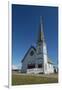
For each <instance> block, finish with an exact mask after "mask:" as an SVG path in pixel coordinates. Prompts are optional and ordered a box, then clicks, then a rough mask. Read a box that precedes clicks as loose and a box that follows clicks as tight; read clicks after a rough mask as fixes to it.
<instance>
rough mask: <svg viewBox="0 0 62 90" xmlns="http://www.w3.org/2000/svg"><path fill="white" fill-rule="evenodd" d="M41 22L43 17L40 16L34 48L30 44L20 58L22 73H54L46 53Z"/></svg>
mask: <svg viewBox="0 0 62 90" xmlns="http://www.w3.org/2000/svg"><path fill="white" fill-rule="evenodd" d="M43 24H44V23H43V17H41V20H40V28H39V30H38V39H37V42H36V48H35V47H34V46H31V47H30V48H29V49H28V51H27V53H26V54H25V56H24V58H23V60H22V67H21V72H22V73H35V74H36V73H43V74H49V73H54V70H55V69H54V65H53V63H52V61H51V60H50V58H49V57H48V54H47V47H46V42H45V38H44V31H43V29H44V27H43V26H44V25H43Z"/></svg>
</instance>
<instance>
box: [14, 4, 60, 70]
mask: <svg viewBox="0 0 62 90" xmlns="http://www.w3.org/2000/svg"><path fill="white" fill-rule="evenodd" d="M40 16H43V17H44V21H43V22H44V36H45V41H46V44H47V49H48V56H49V57H50V58H51V59H52V61H53V62H54V64H57V63H58V60H57V59H58V8H57V7H47V6H27V5H17V4H13V5H12V64H13V65H15V66H18V67H19V68H20V66H21V60H22V59H23V57H24V55H25V53H26V52H27V50H28V49H29V48H30V46H31V45H34V46H35V45H36V41H37V38H38V30H39V24H40Z"/></svg>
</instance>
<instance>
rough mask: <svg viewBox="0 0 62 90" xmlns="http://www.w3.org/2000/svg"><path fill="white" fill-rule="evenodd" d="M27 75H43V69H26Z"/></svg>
mask: <svg viewBox="0 0 62 90" xmlns="http://www.w3.org/2000/svg"><path fill="white" fill-rule="evenodd" d="M27 73H43V69H42V68H32V69H27Z"/></svg>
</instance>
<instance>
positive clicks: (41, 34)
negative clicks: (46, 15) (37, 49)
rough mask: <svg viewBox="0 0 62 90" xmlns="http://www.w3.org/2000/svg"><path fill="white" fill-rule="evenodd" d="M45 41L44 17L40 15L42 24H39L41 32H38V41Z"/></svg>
mask: <svg viewBox="0 0 62 90" xmlns="http://www.w3.org/2000/svg"><path fill="white" fill-rule="evenodd" d="M41 41H44V33H43V17H42V16H41V17H40V26H39V32H38V40H37V42H41Z"/></svg>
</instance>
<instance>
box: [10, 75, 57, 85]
mask: <svg viewBox="0 0 62 90" xmlns="http://www.w3.org/2000/svg"><path fill="white" fill-rule="evenodd" d="M57 82H58V77H56V78H54V77H53V78H52V77H43V76H41V75H40V76H37V75H22V74H21V75H16V74H12V85H27V84H43V83H57Z"/></svg>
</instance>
